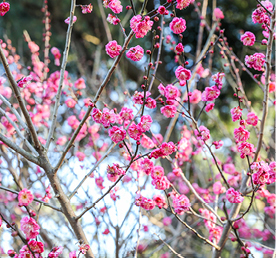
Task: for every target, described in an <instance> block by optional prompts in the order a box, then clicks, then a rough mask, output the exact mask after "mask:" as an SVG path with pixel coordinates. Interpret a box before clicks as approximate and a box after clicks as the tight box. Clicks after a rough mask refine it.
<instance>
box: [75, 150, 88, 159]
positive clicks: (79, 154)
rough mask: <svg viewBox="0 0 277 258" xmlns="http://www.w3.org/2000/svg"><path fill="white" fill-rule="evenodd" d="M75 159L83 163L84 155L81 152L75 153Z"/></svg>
mask: <svg viewBox="0 0 277 258" xmlns="http://www.w3.org/2000/svg"><path fill="white" fill-rule="evenodd" d="M76 157H77V158H78V159H79V161H83V160H84V159H85V157H86V155H85V153H83V152H80V151H77V152H76Z"/></svg>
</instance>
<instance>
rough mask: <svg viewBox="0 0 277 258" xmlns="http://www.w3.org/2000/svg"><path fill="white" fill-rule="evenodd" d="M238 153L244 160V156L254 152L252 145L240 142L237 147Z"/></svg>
mask: <svg viewBox="0 0 277 258" xmlns="http://www.w3.org/2000/svg"><path fill="white" fill-rule="evenodd" d="M238 151H239V152H240V153H241V154H240V157H241V158H242V159H244V158H245V156H246V155H250V154H252V153H253V152H254V151H255V148H254V145H253V144H252V143H249V142H241V143H240V144H239V145H238Z"/></svg>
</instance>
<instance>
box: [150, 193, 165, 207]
mask: <svg viewBox="0 0 277 258" xmlns="http://www.w3.org/2000/svg"><path fill="white" fill-rule="evenodd" d="M153 200H154V202H155V203H156V205H157V206H158V207H159V209H162V208H165V209H166V208H167V203H166V201H165V198H164V196H162V195H160V194H156V195H154V197H153Z"/></svg>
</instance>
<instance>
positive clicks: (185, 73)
mask: <svg viewBox="0 0 277 258" xmlns="http://www.w3.org/2000/svg"><path fill="white" fill-rule="evenodd" d="M175 76H176V78H177V79H178V80H179V81H180V86H185V85H186V81H188V80H189V79H190V78H191V72H190V70H188V69H186V68H184V67H182V66H178V68H177V69H176V70H175Z"/></svg>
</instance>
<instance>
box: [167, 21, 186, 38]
mask: <svg viewBox="0 0 277 258" xmlns="http://www.w3.org/2000/svg"><path fill="white" fill-rule="evenodd" d="M169 27H170V29H171V30H172V32H173V33H175V34H180V33H182V32H184V31H185V30H186V28H187V27H186V21H185V20H184V19H183V18H178V17H175V18H173V20H172V21H171V23H170V24H169Z"/></svg>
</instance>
